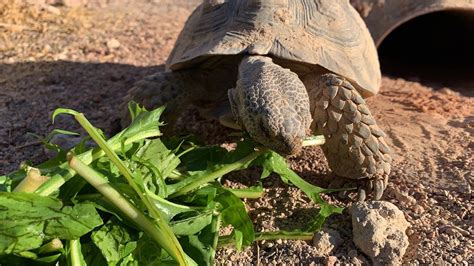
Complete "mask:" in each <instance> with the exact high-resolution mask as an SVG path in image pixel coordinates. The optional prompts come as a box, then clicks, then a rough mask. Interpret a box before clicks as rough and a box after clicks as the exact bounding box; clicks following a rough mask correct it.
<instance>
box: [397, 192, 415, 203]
mask: <svg viewBox="0 0 474 266" xmlns="http://www.w3.org/2000/svg"><path fill="white" fill-rule="evenodd" d="M393 195H394V196H395V198H396V199H397V200H398V201H399V202H401V203H404V204H406V205H407V206H412V205H415V204H416V199H415V198H414V197H412V196H410V195H408V194H407V193H404V192H401V191H400V190H398V189H393Z"/></svg>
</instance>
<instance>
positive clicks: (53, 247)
mask: <svg viewBox="0 0 474 266" xmlns="http://www.w3.org/2000/svg"><path fill="white" fill-rule="evenodd" d="M63 248H64V246H63V242H61V240H59V239H58V238H55V239H53V240H51V241H50V242H48V243H46V244H44V245H43V246H41V247H40V248H39V249H38V254H45V253H52V252H56V251H60V250H61V249H63Z"/></svg>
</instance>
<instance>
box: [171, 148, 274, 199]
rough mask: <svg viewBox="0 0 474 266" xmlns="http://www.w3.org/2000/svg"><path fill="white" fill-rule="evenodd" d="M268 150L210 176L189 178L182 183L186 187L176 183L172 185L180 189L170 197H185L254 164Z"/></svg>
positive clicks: (253, 154)
mask: <svg viewBox="0 0 474 266" xmlns="http://www.w3.org/2000/svg"><path fill="white" fill-rule="evenodd" d="M266 151H267V150H266V149H261V150H258V151H255V152H252V153H251V154H249V155H247V156H245V157H244V158H242V159H240V160H238V161H236V162H233V163H230V164H226V165H224V166H222V167H221V168H219V169H217V170H216V171H214V172H212V173H210V174H208V175H203V176H198V177H188V178H186V179H184V180H183V181H181V182H185V185H183V186H180V185H182V184H180V183H181V182H179V183H176V184H175V185H172V186H175V187H179V188H178V189H177V190H176V191H175V192H174V193H172V194H171V195H170V197H177V196H181V195H184V194H186V193H188V192H190V191H193V190H195V189H197V188H199V187H200V186H202V185H204V184H206V183H209V182H211V181H213V180H215V179H217V178H219V177H221V176H223V175H225V174H227V173H230V172H232V171H235V170H237V169H239V168H241V167H242V166H243V165H246V164H248V163H250V162H252V161H253V160H255V159H256V158H257V157H258V156H260V155H261V154H263V153H264V152H266ZM190 179H191V180H190Z"/></svg>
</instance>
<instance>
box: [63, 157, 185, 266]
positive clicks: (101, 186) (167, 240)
mask: <svg viewBox="0 0 474 266" xmlns="http://www.w3.org/2000/svg"><path fill="white" fill-rule="evenodd" d="M68 161H69V166H70V167H71V168H72V169H74V170H75V171H76V172H77V173H78V174H79V175H81V176H82V177H83V178H84V179H85V180H86V181H87V182H88V183H89V184H91V185H92V186H93V187H95V188H96V189H97V190H98V191H99V192H100V193H101V194H102V195H104V196H105V197H106V198H107V199H108V200H109V201H110V202H112V203H113V204H114V205H115V207H117V208H118V209H119V210H120V211H122V213H123V214H125V215H126V216H127V217H128V218H129V219H130V220H132V221H133V222H134V223H135V224H136V225H137V226H138V227H140V228H141V229H142V230H143V231H145V232H146V233H147V234H148V235H149V236H150V237H152V238H153V239H154V240H155V241H156V242H157V243H158V244H159V245H160V246H162V247H163V248H164V249H165V250H166V251H167V252H168V253H169V254H170V255H171V256H173V258H175V259H176V261H178V262H179V264H180V265H185V264H186V259H185V255H184V251H183V250H182V248H181V245H179V242H178V240H177V239H176V236H175V235H174V234H173V233H172V231H168V230H166V229H167V228H161V227H158V226H156V225H155V224H154V223H153V222H151V221H150V220H149V219H148V218H147V217H146V216H145V215H144V214H143V213H142V212H140V210H138V209H137V208H136V207H135V206H134V205H133V204H132V203H130V202H129V201H128V200H127V199H126V198H125V197H124V196H122V194H120V193H119V192H118V191H117V190H116V189H115V188H113V187H112V186H111V185H110V183H109V182H108V180H107V179H105V178H104V177H103V176H102V174H100V173H98V172H96V171H95V170H94V169H92V168H91V167H89V166H87V165H86V164H84V163H83V162H82V161H81V160H80V159H78V158H77V157H75V156H72V155H71V154H69V155H68ZM158 222H160V225H161V224H163V223H165V222H164V220H161V221H158ZM168 228H169V226H168ZM176 243H177V244H176Z"/></svg>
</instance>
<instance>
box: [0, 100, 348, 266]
mask: <svg viewBox="0 0 474 266" xmlns="http://www.w3.org/2000/svg"><path fill="white" fill-rule="evenodd" d="M129 110H130V112H131V117H132V119H133V120H132V122H131V124H130V126H129V127H127V128H125V129H124V130H122V131H121V132H119V133H118V134H116V135H115V136H112V137H110V138H107V137H106V136H105V135H104V134H103V133H102V131H101V130H100V129H97V128H95V127H94V126H93V125H92V124H91V123H90V122H89V121H88V120H87V118H86V117H85V116H84V115H83V114H81V113H79V112H77V111H75V110H70V109H64V108H61V109H57V110H56V111H55V112H54V113H53V120H54V118H55V117H56V116H58V115H72V116H73V117H74V118H75V119H76V120H77V122H78V123H79V125H81V126H82V127H83V128H84V129H85V131H86V132H87V133H88V136H86V137H85V138H84V140H83V141H82V142H81V143H80V144H78V145H77V146H76V147H73V148H72V149H71V150H69V151H66V150H63V149H62V148H61V147H58V146H55V145H54V144H51V143H50V140H51V138H52V136H54V135H56V134H65V135H76V134H75V133H72V132H69V131H64V130H60V129H55V130H54V131H53V132H52V133H51V134H50V135H48V136H46V137H45V138H40V139H41V141H42V143H43V144H44V146H45V147H46V148H48V149H51V150H54V151H56V152H57V156H56V157H55V158H52V159H50V160H48V161H46V162H44V163H42V164H39V165H36V166H34V168H32V166H25V167H22V168H21V169H19V170H18V171H16V172H13V173H10V174H8V175H4V176H0V263H1V264H2V265H3V264H5V265H9V264H21V265H30V264H35V263H53V264H54V263H59V264H61V265H63V264H68V265H74V266H75V265H137V264H138V265H169V264H173V265H176V264H179V265H212V264H213V263H214V258H215V254H216V250H217V249H218V248H221V247H225V246H234V247H236V248H237V249H238V250H242V249H244V248H245V247H247V246H249V245H252V243H254V242H255V241H259V240H272V239H300V240H310V239H311V237H312V235H313V233H314V232H315V231H317V230H319V229H320V228H321V226H322V225H323V223H324V222H325V220H326V218H327V217H329V216H330V215H333V214H336V213H341V211H342V209H341V208H339V207H336V206H333V205H330V204H328V203H326V202H325V201H323V200H322V198H321V196H320V193H329V192H332V191H334V190H328V189H323V188H319V187H316V186H314V185H312V184H310V183H308V182H306V181H305V180H303V179H302V178H300V177H299V176H298V175H297V174H296V173H295V172H293V171H292V170H291V169H290V168H289V167H288V165H287V163H286V161H285V159H284V158H283V157H281V156H280V155H278V154H276V153H274V152H273V151H271V150H268V149H266V148H263V147H260V146H258V145H257V144H256V143H254V142H252V141H251V140H249V139H245V138H244V139H241V140H238V141H236V142H237V146H236V148H235V149H234V150H232V151H227V150H225V149H223V148H221V147H218V146H199V145H196V144H195V143H193V142H191V141H190V140H189V139H188V138H179V137H172V138H167V139H165V138H161V131H160V126H162V125H163V124H162V123H161V122H160V116H161V114H162V113H163V111H164V108H158V109H155V110H152V111H147V110H145V109H144V108H142V107H140V106H138V105H137V104H135V103H133V102H132V103H130V105H129ZM86 139H92V140H93V141H94V142H95V143H96V145H97V146H96V147H95V148H91V149H86V148H85V146H84V142H85V140H86ZM323 143H324V138H323V137H321V136H314V137H311V138H308V139H307V141H306V144H305V145H321V144H323ZM249 167H257V168H260V169H262V176H261V178H265V177H267V176H268V175H269V174H271V173H275V174H277V175H279V176H280V177H281V178H282V180H283V181H284V182H286V183H287V184H288V185H294V186H296V187H298V188H299V189H301V190H302V191H303V192H304V193H305V194H306V195H307V196H308V197H309V198H310V199H311V200H313V201H314V202H315V203H317V204H319V206H320V210H319V212H316V213H315V214H314V217H313V219H312V220H311V221H309V222H308V225H307V227H306V228H301V229H299V230H294V231H278V232H255V229H254V226H253V223H252V220H251V219H250V217H249V214H248V213H247V211H246V207H245V204H244V202H243V201H242V200H241V198H259V197H261V196H263V195H264V192H265V189H264V187H263V186H262V185H261V183H259V185H257V186H254V187H249V188H243V189H232V188H227V187H225V186H223V185H222V184H221V183H220V182H219V180H220V178H221V177H223V176H225V175H227V174H229V173H231V172H234V171H240V170H243V169H246V168H249ZM33 173H34V174H35V176H40V177H41V182H39V183H38V184H35V185H34V186H31V188H29V187H25V184H27V183H26V182H30V181H29V179H28V178H31V176H33ZM27 192H28V193H27ZM225 226H230V227H231V228H232V231H231V233H230V234H228V235H219V231H220V229H221V228H223V227H225Z"/></svg>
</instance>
